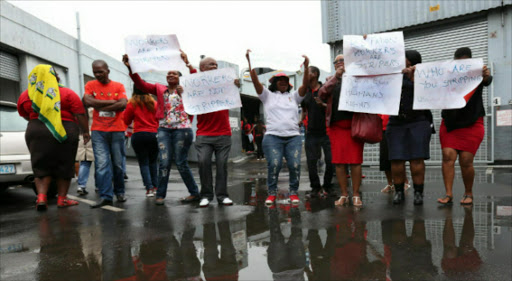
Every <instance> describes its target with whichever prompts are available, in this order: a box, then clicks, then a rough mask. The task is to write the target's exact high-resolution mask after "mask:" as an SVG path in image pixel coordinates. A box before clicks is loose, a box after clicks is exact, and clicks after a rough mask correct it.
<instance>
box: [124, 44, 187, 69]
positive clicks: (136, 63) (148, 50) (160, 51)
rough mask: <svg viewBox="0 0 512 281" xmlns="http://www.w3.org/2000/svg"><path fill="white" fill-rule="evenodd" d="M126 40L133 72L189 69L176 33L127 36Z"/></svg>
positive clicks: (127, 52)
mask: <svg viewBox="0 0 512 281" xmlns="http://www.w3.org/2000/svg"><path fill="white" fill-rule="evenodd" d="M124 41H125V49H126V54H128V56H129V57H130V67H131V68H132V71H133V72H136V73H138V72H148V71H169V70H178V71H182V72H184V71H185V70H186V69H187V67H186V65H185V63H184V62H183V60H182V59H181V53H180V44H179V42H178V38H177V37H176V35H148V36H147V37H144V36H138V35H133V36H128V37H126V38H125V40H124Z"/></svg>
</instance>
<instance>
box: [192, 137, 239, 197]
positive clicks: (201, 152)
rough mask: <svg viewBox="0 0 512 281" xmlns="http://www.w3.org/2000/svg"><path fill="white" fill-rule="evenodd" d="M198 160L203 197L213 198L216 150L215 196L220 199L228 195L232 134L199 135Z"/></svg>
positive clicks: (197, 145) (197, 140) (197, 141)
mask: <svg viewBox="0 0 512 281" xmlns="http://www.w3.org/2000/svg"><path fill="white" fill-rule="evenodd" d="M196 149H197V159H198V160H197V161H198V164H199V177H200V179H201V197H202V198H207V199H208V200H210V201H211V200H213V175H212V155H213V153H214V152H215V164H216V165H215V166H216V168H217V172H216V173H217V174H216V175H215V196H216V197H217V200H218V201H222V200H224V198H226V197H229V195H228V158H229V150H230V149H231V136H197V139H196Z"/></svg>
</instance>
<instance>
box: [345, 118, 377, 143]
mask: <svg viewBox="0 0 512 281" xmlns="http://www.w3.org/2000/svg"><path fill="white" fill-rule="evenodd" d="M351 133H352V138H354V139H356V140H358V141H360V142H366V143H378V142H380V141H382V119H381V118H380V116H379V115H377V114H369V113H354V115H353V116H352V129H351Z"/></svg>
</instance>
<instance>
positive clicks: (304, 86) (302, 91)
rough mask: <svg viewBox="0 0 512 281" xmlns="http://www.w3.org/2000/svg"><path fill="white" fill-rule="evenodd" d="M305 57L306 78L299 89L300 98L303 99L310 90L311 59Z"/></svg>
mask: <svg viewBox="0 0 512 281" xmlns="http://www.w3.org/2000/svg"><path fill="white" fill-rule="evenodd" d="M303 57H304V77H303V78H302V86H300V88H299V96H301V97H303V96H305V95H306V92H307V91H308V88H309V58H308V57H307V56H303Z"/></svg>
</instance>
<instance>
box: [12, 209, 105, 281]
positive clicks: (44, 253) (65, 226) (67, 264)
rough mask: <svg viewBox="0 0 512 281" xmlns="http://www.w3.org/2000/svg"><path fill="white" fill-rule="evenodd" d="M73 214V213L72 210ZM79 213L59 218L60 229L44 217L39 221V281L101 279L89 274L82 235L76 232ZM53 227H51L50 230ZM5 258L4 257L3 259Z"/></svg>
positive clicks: (66, 214)
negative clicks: (82, 245)
mask: <svg viewBox="0 0 512 281" xmlns="http://www.w3.org/2000/svg"><path fill="white" fill-rule="evenodd" d="M69 211H71V210H69ZM77 217H79V216H77V213H76V212H69V213H60V212H59V214H58V225H55V223H50V222H49V218H48V216H47V215H46V214H45V215H43V216H41V217H40V218H39V238H40V239H41V251H40V253H39V266H38V269H37V272H38V278H37V279H38V280H96V279H98V277H99V276H96V275H94V274H93V272H94V270H89V268H88V263H87V261H86V257H85V255H84V253H83V252H82V247H68V246H66V245H80V244H81V240H80V235H79V232H78V230H77V228H76V225H77V223H78V224H79V222H77V221H76V218H77ZM50 225H51V226H50ZM4 258H5V256H4Z"/></svg>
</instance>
